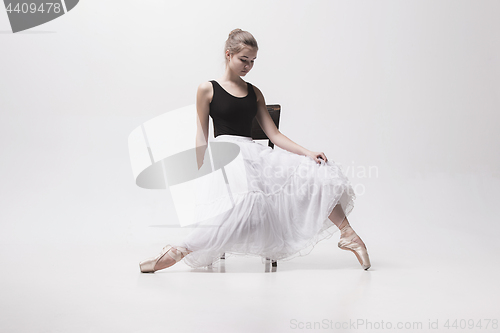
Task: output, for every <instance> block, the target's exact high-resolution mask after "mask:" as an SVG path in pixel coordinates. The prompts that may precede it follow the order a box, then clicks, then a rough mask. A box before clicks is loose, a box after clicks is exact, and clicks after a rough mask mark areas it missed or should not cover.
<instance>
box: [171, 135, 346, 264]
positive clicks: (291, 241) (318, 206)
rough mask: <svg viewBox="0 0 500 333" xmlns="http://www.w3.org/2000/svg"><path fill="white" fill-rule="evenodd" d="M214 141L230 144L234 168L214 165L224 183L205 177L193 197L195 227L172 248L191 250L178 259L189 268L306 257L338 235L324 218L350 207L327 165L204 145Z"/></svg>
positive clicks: (251, 148) (267, 151)
mask: <svg viewBox="0 0 500 333" xmlns="http://www.w3.org/2000/svg"><path fill="white" fill-rule="evenodd" d="M212 143H213V145H212ZM218 143H226V146H224V145H223V146H224V147H228V145H227V143H232V144H233V145H229V146H232V147H233V148H236V152H237V156H238V157H237V158H235V159H234V160H233V161H239V163H231V164H230V165H226V167H225V168H224V167H223V166H222V165H220V166H219V168H220V170H222V171H224V172H223V176H224V181H214V180H213V179H214V178H211V179H210V178H207V180H206V181H204V183H202V186H201V187H199V188H198V190H197V192H196V194H195V195H196V202H197V204H196V215H197V217H198V219H197V221H200V222H198V223H196V224H194V225H193V227H194V229H193V231H192V232H191V233H190V234H189V235H188V236H187V237H186V238H185V239H184V240H183V242H181V243H180V244H178V245H180V246H183V247H185V248H187V249H189V250H191V251H193V252H192V253H190V254H189V255H187V256H186V257H185V258H184V261H185V263H186V264H187V265H189V266H191V267H202V266H207V265H210V264H212V263H214V262H216V261H218V260H219V258H220V256H221V255H222V254H223V253H225V254H226V256H231V255H250V256H260V257H262V258H269V259H272V260H286V259H292V258H294V257H296V256H300V255H305V254H308V253H309V252H310V251H311V250H312V248H313V247H314V245H315V244H316V243H318V242H319V241H321V240H323V239H326V238H328V237H330V236H331V235H332V234H334V233H335V232H336V231H337V230H338V228H337V227H336V226H335V225H334V224H333V223H332V221H331V220H330V219H329V218H328V216H329V215H330V213H332V211H333V209H334V208H335V214H334V215H335V216H334V219H337V221H335V222H336V223H338V224H340V222H341V221H342V220H343V219H344V217H345V216H348V215H349V214H350V212H351V211H352V209H353V207H354V200H355V194H354V190H353V188H352V186H351V183H350V182H349V180H348V178H347V177H346V176H345V175H344V174H343V173H342V171H341V169H340V166H339V165H337V164H336V163H335V162H334V161H332V160H331V159H328V162H324V161H321V164H318V163H317V162H316V161H314V160H313V159H312V158H310V157H308V156H305V155H298V154H294V153H291V152H288V151H285V150H279V149H272V148H271V147H268V146H264V145H262V144H260V143H258V142H255V141H253V139H252V138H250V137H243V136H237V135H219V136H217V137H216V138H215V139H213V140H212V141H211V143H210V144H211V147H212V146H216V145H217V144H218ZM238 148H239V152H238ZM233 150H234V149H233ZM212 151H213V149H212ZM205 163H208V162H206V161H205ZM215 168H217V165H216V166H215ZM228 202H230V204H229V205H228ZM337 205H339V206H338V207H336V206H337ZM338 212H340V214H339V213H338Z"/></svg>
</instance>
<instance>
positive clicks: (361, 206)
mask: <svg viewBox="0 0 500 333" xmlns="http://www.w3.org/2000/svg"><path fill="white" fill-rule="evenodd" d="M60 121H63V120H60ZM67 121H68V124H66V125H71V121H72V120H67ZM79 121H83V120H79ZM113 122H114V124H116V119H114V120H113ZM124 122H125V120H124ZM133 124H137V120H134V119H131V120H128V123H127V126H122V125H123V124H121V125H120V126H116V128H118V130H116V129H115V133H113V135H112V136H109V137H108V140H107V141H106V140H98V139H97V138H96V137H92V138H93V139H92V140H94V141H92V140H91V146H90V148H89V143H88V142H84V139H81V141H74V142H71V145H69V144H68V142H59V145H56V148H54V147H52V149H51V150H44V149H43V147H39V149H34V148H33V149H32V150H30V151H29V154H25V155H23V154H20V153H19V151H17V152H16V151H14V150H12V151H11V150H8V149H4V151H3V154H4V155H3V156H4V157H3V158H4V160H5V161H13V160H15V161H16V163H7V164H6V163H4V164H2V166H1V168H2V170H1V171H2V174H3V175H4V177H5V178H4V180H3V185H2V196H1V199H2V200H1V203H0V205H1V206H0V211H1V221H2V222H1V223H2V224H1V228H2V230H1V235H0V240H1V252H0V265H1V266H0V267H2V274H1V277H0V282H1V283H0V295H1V300H0V313H1V316H0V332H9V333H10V332H65V333H66V332H72V333H78V332H106V333H108V332H295V331H299V332H305V331H307V332H310V331H314V332H316V331H318V332H321V331H325V332H333V331H335V332H356V331H360V332H372V331H373V332H381V331H386V330H388V329H391V330H393V331H394V332H441V331H442V332H470V331H475V332H498V331H499V329H500V328H499V326H498V324H499V323H498V320H499V319H500V315H499V312H498V308H497V305H495V304H497V303H498V298H499V296H500V290H499V284H498V280H499V277H500V268H499V267H498V258H497V255H498V254H499V253H500V251H499V250H500V245H499V242H498V231H499V227H498V224H497V223H498V222H499V219H498V213H497V207H498V204H497V203H496V199H497V198H498V188H500V187H499V185H500V184H499V179H498V178H495V177H487V176H484V177H483V176H477V175H476V176H473V175H447V174H443V175H441V176H438V175H436V177H434V178H432V179H430V178H427V179H424V178H422V179H391V178H384V177H380V178H377V179H367V180H363V183H364V185H365V187H366V193H365V194H364V195H362V196H360V197H359V198H358V199H357V202H356V207H355V208H354V211H353V213H352V215H351V217H350V221H351V224H352V225H353V227H354V228H355V230H356V231H357V232H358V233H359V235H360V236H361V237H362V238H363V240H364V241H365V243H366V244H367V247H368V250H369V254H370V256H371V260H372V268H371V269H370V270H369V271H364V270H363V269H361V266H360V265H359V263H358V261H357V260H356V258H355V256H354V255H353V254H352V253H350V252H347V251H342V250H340V249H338V248H337V246H336V244H337V241H338V235H339V234H338V233H337V234H336V235H334V236H333V237H332V238H330V239H328V240H325V241H323V242H321V243H319V244H318V245H317V246H316V247H315V248H314V250H313V251H312V252H311V253H310V254H309V255H308V256H305V257H300V258H297V259H294V260H292V261H282V262H279V263H278V267H277V270H276V271H275V272H269V267H267V270H268V271H267V272H266V265H265V264H263V263H262V262H261V260H260V259H259V258H238V257H231V258H228V259H227V260H226V261H225V263H224V264H223V265H222V264H221V265H217V266H214V267H212V269H191V268H190V267H188V266H187V265H185V264H184V263H183V262H181V263H179V264H177V265H175V266H173V267H171V268H169V269H166V270H163V271H160V272H157V273H155V274H141V273H140V271H139V266H138V263H139V261H140V260H142V259H144V258H147V257H150V256H153V255H156V254H157V253H158V252H159V251H160V250H161V248H162V247H163V246H164V245H166V244H168V243H174V242H175V241H177V240H178V239H180V238H181V237H182V236H183V235H185V234H186V233H187V232H189V230H186V229H181V228H176V227H172V225H174V224H175V223H173V222H172V221H169V220H168V216H169V214H171V211H172V210H171V209H172V207H171V204H170V203H169V197H168V193H167V192H166V191H148V190H142V189H139V188H137V187H135V185H134V184H133V179H132V175H131V171H130V166H129V164H128V152H127V147H126V140H125V138H126V137H127V133H128V132H129V131H130V130H131V129H132V128H133V127H134V126H133ZM108 125H109V124H108ZM90 126H91V125H89V127H90ZM92 126H97V125H96V124H92ZM99 126H100V125H99ZM102 126H103V129H105V128H107V127H106V124H103V125H102ZM81 128H85V126H84V127H81V126H80V127H75V128H74V130H78V129H81ZM117 131H122V132H120V133H117ZM77 134H78V133H77ZM83 134H84V133H82V136H81V137H82V138H83V137H85V135H83ZM93 135H95V136H98V135H99V134H93ZM76 136H79V135H76ZM87 138H88V136H87ZM97 143H99V144H97ZM18 144H20V145H22V144H23V142H19V141H18ZM29 144H31V143H30V142H28V141H26V146H25V148H26V149H27V148H28V145H29ZM69 146H71V148H65V147H69ZM65 149H67V150H65ZM75 152H79V153H78V154H77V153H75ZM97 162H99V163H97ZM447 324H448V325H449V327H447V326H446V325H447ZM479 324H481V325H482V327H479V326H478V325H479ZM398 325H402V326H401V328H400V329H398V328H397V327H398ZM469 325H473V327H474V329H472V328H471V326H469ZM487 325H488V326H487ZM389 326H390V327H389Z"/></svg>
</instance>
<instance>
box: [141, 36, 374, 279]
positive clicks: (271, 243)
mask: <svg viewBox="0 0 500 333" xmlns="http://www.w3.org/2000/svg"><path fill="white" fill-rule="evenodd" d="M257 51H258V46H257V41H256V40H255V38H254V37H253V36H252V35H251V34H250V33H249V32H247V31H242V30H241V29H235V30H233V31H231V33H230V34H229V37H228V39H227V41H226V45H225V59H226V68H225V72H224V74H223V75H222V77H221V78H219V79H217V80H212V81H209V82H204V83H202V84H200V86H199V87H198V92H197V99H196V109H197V113H198V130H197V136H196V147H197V151H196V154H197V162H198V168H200V167H201V166H202V164H203V161H204V156H205V150H206V148H207V142H208V123H209V116H211V117H212V119H213V123H214V128H215V130H216V133H217V134H216V137H215V139H214V140H212V142H230V143H233V144H236V145H238V147H239V148H240V154H241V156H242V159H243V167H241V168H242V170H240V171H241V172H242V173H241V174H244V175H245V176H246V177H245V178H246V179H245V180H244V182H245V184H246V186H247V190H246V191H240V192H235V193H232V200H233V203H234V206H233V208H232V209H229V210H227V211H225V212H224V213H222V214H219V215H217V216H215V217H210V218H207V219H205V220H203V219H201V220H200V221H202V222H199V223H198V224H197V225H196V228H195V229H194V230H193V231H192V232H191V233H190V234H189V235H188V236H187V237H186V238H185V239H184V241H183V243H182V244H179V245H178V246H170V245H167V246H165V247H164V248H163V250H162V252H161V253H160V254H158V255H157V256H156V257H154V258H151V259H147V260H145V261H142V262H141V263H140V269H141V272H144V273H152V272H155V271H157V270H160V269H164V268H167V267H169V266H172V265H173V264H175V263H176V262H178V261H180V260H181V259H182V258H184V257H185V259H184V260H185V262H186V264H188V265H189V266H191V267H202V266H208V265H210V264H212V263H213V262H215V261H217V260H218V259H219V258H220V256H221V255H222V254H224V253H228V254H240V255H254V256H261V257H266V258H270V259H272V260H283V259H291V258H294V257H296V256H298V255H304V254H307V253H309V251H310V250H311V249H312V247H313V246H314V245H315V244H316V243H317V242H319V241H320V240H322V239H325V238H328V237H329V236H331V235H332V234H333V233H334V232H335V228H339V229H340V241H339V243H338V246H339V247H340V248H341V249H344V250H349V251H352V252H353V253H354V254H355V255H356V257H357V259H358V261H359V263H360V264H361V266H362V267H363V268H364V269H365V270H367V269H368V268H370V259H369V257H368V253H367V250H366V246H365V244H364V243H363V241H362V240H361V239H360V238H359V236H358V235H357V234H356V233H355V232H354V230H353V229H352V228H351V226H350V224H349V221H348V220H347V216H348V215H349V213H350V212H351V210H352V208H353V206H354V204H353V202H354V199H355V195H354V191H353V189H352V186H351V184H350V182H349V180H348V179H347V177H345V175H344V174H343V173H342V171H341V170H340V167H339V166H338V165H337V164H336V163H335V162H333V161H329V160H328V159H327V157H326V156H325V154H324V153H322V152H314V151H310V150H308V149H306V148H304V147H302V146H299V145H298V144H297V143H295V142H293V141H292V140H290V139H289V138H288V137H286V136H285V135H283V134H282V133H281V132H280V131H279V130H278V129H277V128H276V126H275V124H274V122H273V120H272V119H271V117H270V115H269V113H268V111H267V108H266V102H265V100H264V96H263V94H262V92H261V91H260V90H259V89H258V88H257V87H255V86H254V85H252V84H250V83H248V82H245V81H244V80H243V79H242V78H241V77H242V76H245V75H246V74H247V73H248V72H249V71H250V70H251V69H252V68H253V65H254V62H255V59H256V58H257ZM254 117H256V118H257V121H258V122H259V124H260V126H261V127H262V129H263V130H264V132H265V133H266V135H267V136H268V137H269V139H270V140H271V141H272V142H273V143H274V144H275V145H276V146H278V147H280V148H282V149H283V150H274V149H272V148H270V147H267V146H264V145H261V144H259V143H257V142H254V141H253V140H252V138H251V131H250V130H251V124H252V120H253V118H254ZM240 178H241V177H240ZM240 181H241V179H240ZM225 185H226V184H223V185H217V184H215V183H211V186H206V187H205V188H204V189H202V192H203V193H204V194H203V196H204V197H206V201H205V202H204V203H200V206H199V208H200V207H201V208H200V209H201V212H202V214H203V211H204V210H205V209H206V210H207V211H208V210H210V209H211V207H215V206H217V205H220V204H221V202H220V201H218V200H219V199H218V198H217V196H215V195H211V193H220V192H217V191H216V190H217V188H215V187H216V186H225ZM211 191H212V192H211ZM207 216H208V215H207ZM335 226H336V227H335Z"/></svg>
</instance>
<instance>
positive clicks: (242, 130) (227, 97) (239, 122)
mask: <svg viewBox="0 0 500 333" xmlns="http://www.w3.org/2000/svg"><path fill="white" fill-rule="evenodd" d="M210 82H212V86H213V87H214V96H213V97H212V102H210V113H209V115H210V116H211V117H212V119H213V123H214V137H217V136H219V135H222V134H230V135H240V136H247V137H251V136H252V121H253V118H254V117H255V115H256V114H257V95H255V91H254V90H253V86H252V85H251V84H250V83H248V82H247V87H248V94H247V95H246V96H245V97H236V96H233V95H231V94H230V93H228V92H227V91H226V90H224V88H222V87H221V86H220V85H219V83H218V82H217V81H215V80H212V81H210Z"/></svg>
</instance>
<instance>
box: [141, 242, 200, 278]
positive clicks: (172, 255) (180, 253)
mask: <svg viewBox="0 0 500 333" xmlns="http://www.w3.org/2000/svg"><path fill="white" fill-rule="evenodd" d="M191 252H192V251H189V250H187V249H186V248H184V247H180V246H171V245H167V246H165V247H164V248H163V250H162V251H161V253H160V254H159V255H157V256H156V257H154V258H150V259H146V260H144V261H141V262H140V263H139V267H140V268H141V272H142V273H154V272H155V271H158V270H160V269H155V268H156V264H157V263H158V262H159V261H160V260H161V259H162V258H163V257H164V256H165V255H166V254H168V257H169V258H167V260H168V261H169V263H168V265H167V266H166V267H162V268H161V269H164V268H167V267H170V266H172V265H174V264H175V263H177V262H179V261H180V260H181V259H182V258H184V257H185V256H187V255H188V254H189V253H191Z"/></svg>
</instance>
